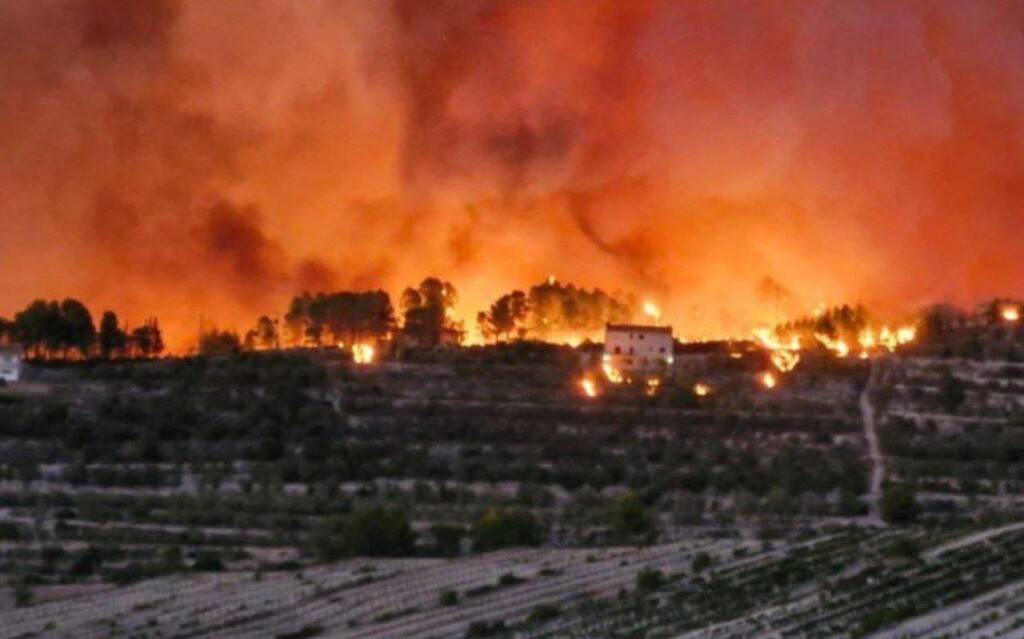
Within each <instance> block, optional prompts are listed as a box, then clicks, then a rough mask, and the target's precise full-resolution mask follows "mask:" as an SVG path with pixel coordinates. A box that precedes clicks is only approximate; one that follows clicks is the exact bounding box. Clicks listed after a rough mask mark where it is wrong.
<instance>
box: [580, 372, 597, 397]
mask: <svg viewBox="0 0 1024 639" xmlns="http://www.w3.org/2000/svg"><path fill="white" fill-rule="evenodd" d="M580 388H581V389H582V390H583V394H584V395H585V396H586V397H589V398H591V399H593V398H595V397H597V384H595V383H594V380H592V379H590V378H589V377H584V378H583V379H581V380H580Z"/></svg>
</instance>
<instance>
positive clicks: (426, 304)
mask: <svg viewBox="0 0 1024 639" xmlns="http://www.w3.org/2000/svg"><path fill="white" fill-rule="evenodd" d="M458 299H459V294H458V291H457V289H456V288H455V286H454V285H453V284H452V283H451V282H448V281H444V280H441V279H439V278H436V277H428V278H426V279H424V280H423V281H422V282H420V283H419V284H418V285H416V286H410V287H408V288H406V289H405V290H404V291H403V292H402V296H401V299H400V300H399V305H398V311H397V312H396V310H395V307H394V305H393V304H392V302H391V297H390V296H389V295H388V293H387V292H385V291H382V290H375V291H336V292H331V293H316V294H310V293H303V294H302V295H298V296H296V297H294V298H293V299H292V300H291V303H290V304H289V306H288V310H287V311H286V312H285V314H284V318H283V322H279V321H278V320H275V319H272V318H271V317H269V316H266V315H264V316H262V317H260V318H259V319H258V320H257V322H256V325H255V326H254V327H253V328H251V329H250V330H249V331H247V332H246V333H245V334H244V336H238V335H237V334H234V333H230V332H217V331H214V332H211V333H208V334H207V335H206V336H204V340H203V342H202V343H201V349H200V350H201V351H203V352H210V353H213V352H220V353H223V352H226V351H230V350H240V349H241V350H267V349H271V348H279V347H280V346H282V345H286V346H313V347H316V346H326V345H334V344H348V345H351V344H355V343H359V342H366V341H375V340H383V339H388V338H392V337H397V338H398V339H399V340H401V341H403V342H404V343H405V344H407V345H410V346H424V347H431V346H438V345H440V344H453V343H458V342H460V341H461V340H462V338H463V336H464V335H465V331H466V327H465V325H464V323H463V322H461V321H457V320H455V319H453V317H452V311H453V309H454V308H455V304H456V303H457V302H458ZM636 308H637V303H636V300H635V299H634V298H632V297H626V298H623V297H619V296H615V295H611V294H608V293H606V292H604V291H602V290H601V289H596V288H595V289H592V290H588V289H585V288H581V287H577V286H574V285H573V284H562V283H560V282H557V281H555V280H553V279H552V280H548V281H546V282H543V283H541V284H537V285H535V286H533V287H531V288H529V289H528V290H527V291H526V292H523V291H518V290H516V291H512V292H511V293H507V294H504V295H502V296H501V297H499V298H498V299H497V300H495V301H494V303H492V304H491V305H490V307H489V308H488V309H487V310H485V311H481V312H480V313H479V314H478V315H477V318H476V326H477V329H478V330H479V332H480V335H481V336H482V337H483V338H484V340H485V341H488V342H499V341H509V340H512V339H528V338H531V337H533V338H537V339H545V338H549V337H552V336H555V335H559V334H566V333H574V334H579V333H589V332H593V331H597V330H600V329H602V328H604V326H605V324H607V323H609V322H611V323H616V322H629V321H631V320H632V319H633V318H634V317H635V315H636Z"/></svg>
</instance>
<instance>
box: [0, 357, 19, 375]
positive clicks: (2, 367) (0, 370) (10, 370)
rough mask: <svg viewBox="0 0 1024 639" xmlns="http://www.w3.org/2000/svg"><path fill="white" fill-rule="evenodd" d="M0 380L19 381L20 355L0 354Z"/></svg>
mask: <svg viewBox="0 0 1024 639" xmlns="http://www.w3.org/2000/svg"><path fill="white" fill-rule="evenodd" d="M0 379H2V380H4V381H5V382H16V381H18V380H19V379H21V355H17V354H13V353H0Z"/></svg>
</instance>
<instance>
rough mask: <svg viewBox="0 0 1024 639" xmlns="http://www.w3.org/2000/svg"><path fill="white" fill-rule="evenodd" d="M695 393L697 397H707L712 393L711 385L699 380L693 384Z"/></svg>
mask: <svg viewBox="0 0 1024 639" xmlns="http://www.w3.org/2000/svg"><path fill="white" fill-rule="evenodd" d="M693 394H694V395H696V396H697V397H707V396H708V395H710V394H711V387H710V386H708V385H707V384H705V383H703V382H697V383H696V384H694V386H693Z"/></svg>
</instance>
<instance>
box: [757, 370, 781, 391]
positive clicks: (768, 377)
mask: <svg viewBox="0 0 1024 639" xmlns="http://www.w3.org/2000/svg"><path fill="white" fill-rule="evenodd" d="M761 385H762V386H764V387H765V388H767V389H768V390H771V389H773V388H775V387H776V386H778V385H779V380H778V378H777V377H775V373H772V372H771V371H768V372H766V373H763V374H762V375H761Z"/></svg>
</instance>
